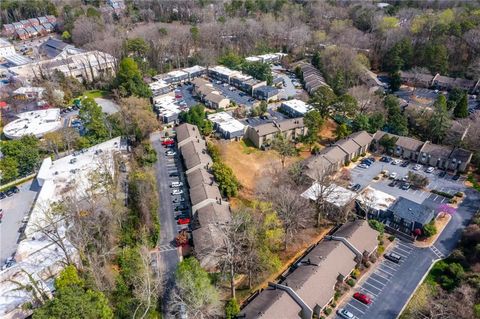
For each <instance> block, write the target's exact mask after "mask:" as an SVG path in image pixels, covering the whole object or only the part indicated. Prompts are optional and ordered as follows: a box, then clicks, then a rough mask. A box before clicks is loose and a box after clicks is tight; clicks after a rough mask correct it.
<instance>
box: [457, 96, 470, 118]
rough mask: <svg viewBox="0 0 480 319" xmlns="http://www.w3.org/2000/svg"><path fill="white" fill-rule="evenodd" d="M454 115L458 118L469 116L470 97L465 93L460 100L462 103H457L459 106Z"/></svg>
mask: <svg viewBox="0 0 480 319" xmlns="http://www.w3.org/2000/svg"><path fill="white" fill-rule="evenodd" d="M453 115H454V116H455V117H456V118H465V117H467V116H468V96H467V94H466V93H465V92H464V93H463V95H462V97H461V98H460V101H459V102H458V103H457V105H456V106H455V108H454V109H453Z"/></svg>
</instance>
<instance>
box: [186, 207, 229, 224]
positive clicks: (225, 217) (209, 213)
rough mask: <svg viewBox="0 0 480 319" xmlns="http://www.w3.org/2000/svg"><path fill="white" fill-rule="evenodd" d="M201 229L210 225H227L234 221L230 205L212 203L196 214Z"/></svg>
mask: <svg viewBox="0 0 480 319" xmlns="http://www.w3.org/2000/svg"><path fill="white" fill-rule="evenodd" d="M195 215H196V220H197V221H198V223H199V225H200V227H204V226H206V225H208V224H226V223H228V222H230V221H231V220H232V217H231V215H230V208H229V206H228V204H218V203H211V204H208V205H207V206H204V207H202V208H199V209H198V210H197V212H196V213H195Z"/></svg>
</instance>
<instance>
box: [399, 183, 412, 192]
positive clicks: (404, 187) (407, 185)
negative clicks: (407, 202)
mask: <svg viewBox="0 0 480 319" xmlns="http://www.w3.org/2000/svg"><path fill="white" fill-rule="evenodd" d="M410 187H411V185H410V183H403V184H402V187H400V188H401V189H403V190H404V191H406V190H408V189H410Z"/></svg>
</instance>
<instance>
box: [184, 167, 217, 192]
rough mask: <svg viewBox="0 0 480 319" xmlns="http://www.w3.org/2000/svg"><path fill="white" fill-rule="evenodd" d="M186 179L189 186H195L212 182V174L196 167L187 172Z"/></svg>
mask: <svg viewBox="0 0 480 319" xmlns="http://www.w3.org/2000/svg"><path fill="white" fill-rule="evenodd" d="M187 181H188V185H189V187H195V186H197V185H200V184H212V183H213V175H212V174H210V173H209V172H207V170H206V169H204V168H197V169H196V170H194V171H192V172H190V173H188V174H187Z"/></svg>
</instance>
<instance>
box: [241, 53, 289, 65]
mask: <svg viewBox="0 0 480 319" xmlns="http://www.w3.org/2000/svg"><path fill="white" fill-rule="evenodd" d="M287 55H288V54H286V53H281V52H278V53H267V54H262V55H255V56H249V57H246V58H245V60H246V61H247V62H262V63H279V62H280V61H281V60H282V59H283V58H284V57H286V56H287Z"/></svg>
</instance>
